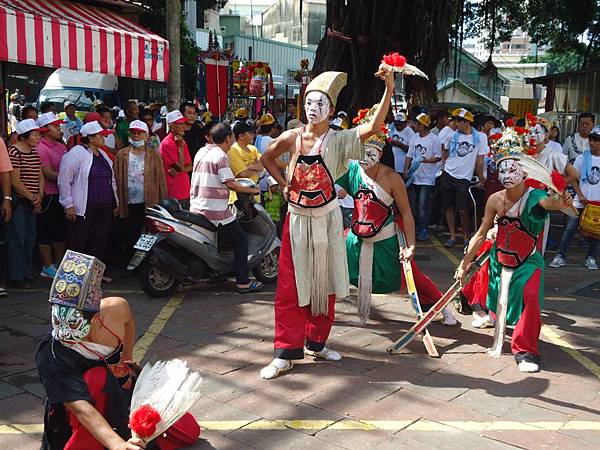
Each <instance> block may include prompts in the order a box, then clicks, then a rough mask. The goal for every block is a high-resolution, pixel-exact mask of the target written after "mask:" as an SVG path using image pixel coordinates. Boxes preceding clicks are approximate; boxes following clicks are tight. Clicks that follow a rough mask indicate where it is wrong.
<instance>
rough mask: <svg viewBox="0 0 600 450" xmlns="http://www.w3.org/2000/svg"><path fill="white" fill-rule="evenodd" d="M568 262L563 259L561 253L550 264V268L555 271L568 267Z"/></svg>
mask: <svg viewBox="0 0 600 450" xmlns="http://www.w3.org/2000/svg"><path fill="white" fill-rule="evenodd" d="M566 265H567V260H566V259H565V258H563V256H562V255H561V254H560V253H557V254H556V256H555V257H554V259H553V260H552V262H551V263H550V267H552V268H553V269H558V268H559V267H562V266H566Z"/></svg>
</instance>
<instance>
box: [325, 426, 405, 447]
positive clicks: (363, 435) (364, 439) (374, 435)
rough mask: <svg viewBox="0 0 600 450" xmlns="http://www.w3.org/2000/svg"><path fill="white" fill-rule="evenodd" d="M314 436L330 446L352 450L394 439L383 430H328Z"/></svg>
mask: <svg viewBox="0 0 600 450" xmlns="http://www.w3.org/2000/svg"><path fill="white" fill-rule="evenodd" d="M342 422H344V421H342ZM315 436H316V437H318V438H319V439H322V440H324V441H326V442H329V443H331V444H335V445H339V446H340V447H347V448H353V449H354V448H356V449H364V448H372V447H373V446H374V445H376V444H377V443H379V442H382V441H386V440H390V439H392V438H393V437H394V435H393V433H390V432H387V431H384V430H368V431H367V430H339V429H328V428H326V429H324V430H321V431H319V432H318V433H317V434H316V435H315Z"/></svg>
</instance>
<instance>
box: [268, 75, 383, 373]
mask: <svg viewBox="0 0 600 450" xmlns="http://www.w3.org/2000/svg"><path fill="white" fill-rule="evenodd" d="M375 75H376V76H378V77H380V78H382V79H384V80H385V92H384V94H383V98H382V99H381V102H380V103H379V106H378V108H377V111H376V112H375V115H374V120H373V122H371V123H370V124H363V125H361V126H359V127H357V128H354V129H352V130H342V131H335V130H331V129H330V128H329V118H330V117H331V116H332V115H333V113H334V111H335V104H336V100H337V96H338V93H339V92H340V90H341V89H342V88H343V87H344V86H345V85H346V79H347V76H346V74H345V73H341V72H324V73H322V74H320V75H319V76H317V77H316V78H315V79H313V80H312V81H311V82H310V84H309V85H308V86H307V88H306V96H305V99H304V108H305V111H306V117H307V118H308V122H309V123H308V125H306V126H305V127H302V128H299V129H295V130H289V131H286V132H285V133H283V134H282V135H281V136H279V138H277V139H276V140H275V141H273V143H272V144H271V145H270V146H269V148H268V149H267V151H266V152H265V154H264V155H263V157H262V159H261V161H262V162H263V165H264V167H265V169H267V171H269V173H270V174H271V176H272V177H273V178H274V179H275V180H276V181H277V184H278V185H279V186H282V187H285V188H284V195H285V196H286V197H287V199H288V201H289V213H288V216H287V218H286V220H285V224H284V227H283V236H282V247H281V253H280V257H279V279H278V284H277V292H276V294H275V355H274V356H275V358H274V359H273V361H272V362H271V363H270V364H269V365H268V366H267V367H265V368H263V369H262V370H261V373H260V375H261V377H262V378H265V379H272V378H275V377H277V376H278V375H280V374H281V373H283V372H287V371H289V370H290V369H291V368H292V362H291V360H294V359H302V358H303V357H304V354H305V352H306V354H309V355H311V356H315V357H317V358H321V359H326V360H332V361H338V360H340V359H341V356H340V355H339V353H337V352H335V351H333V350H331V349H328V348H327V347H325V342H326V341H327V338H328V337H329V332H330V330H331V326H332V325H333V320H334V316H335V299H336V297H341V298H344V297H347V296H348V295H349V282H348V266H347V263H346V251H345V247H344V236H343V222H342V214H341V211H340V208H339V204H338V201H337V196H336V191H335V183H334V181H335V180H336V179H338V178H339V177H341V176H342V175H343V174H344V173H345V172H346V170H347V164H348V160H350V159H362V154H363V146H362V142H363V141H364V140H365V139H367V138H368V137H370V136H371V135H373V134H374V133H375V131H377V130H379V128H380V127H381V126H382V125H383V122H384V119H385V116H386V114H387V112H388V110H389V107H390V98H391V95H392V92H393V90H394V80H393V76H392V73H391V72H390V71H389V70H388V69H380V70H379V71H378V72H377V73H376V74H375ZM285 152H290V155H291V156H290V165H289V168H288V173H289V174H290V181H289V184H288V181H287V180H285V179H284V178H283V176H282V173H281V170H280V169H279V167H278V166H277V162H276V160H277V159H278V158H279V157H280V156H281V155H282V154H284V153H285ZM305 345H306V347H305Z"/></svg>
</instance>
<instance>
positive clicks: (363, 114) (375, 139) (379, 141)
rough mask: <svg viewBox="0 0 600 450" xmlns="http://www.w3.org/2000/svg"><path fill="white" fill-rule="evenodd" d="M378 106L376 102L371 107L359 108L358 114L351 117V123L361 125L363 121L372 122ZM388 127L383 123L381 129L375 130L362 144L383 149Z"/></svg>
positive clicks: (386, 139)
mask: <svg viewBox="0 0 600 450" xmlns="http://www.w3.org/2000/svg"><path fill="white" fill-rule="evenodd" d="M378 106H379V104H378V103H376V104H375V105H373V106H372V107H371V109H369V108H365V109H361V110H360V111H358V115H357V116H356V117H355V118H354V119H352V123H353V124H354V125H361V124H363V123H369V122H372V121H373V120H374V119H375V117H374V116H375V111H376V110H377V107H378ZM387 133H388V129H387V127H386V126H385V125H382V126H381V129H380V130H379V131H377V132H376V133H375V134H374V135H373V136H371V137H369V138H368V139H367V140H366V141H365V143H364V145H368V146H371V147H376V148H377V149H379V150H382V151H383V147H385V144H386V143H387V141H388V136H387Z"/></svg>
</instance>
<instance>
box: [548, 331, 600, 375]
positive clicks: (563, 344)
mask: <svg viewBox="0 0 600 450" xmlns="http://www.w3.org/2000/svg"><path fill="white" fill-rule="evenodd" d="M542 333H543V334H544V336H546V338H548V340H549V341H550V342H552V343H553V344H554V345H556V346H558V347H560V348H561V349H562V351H564V352H565V353H567V354H568V355H569V356H571V358H573V359H574V360H575V361H577V362H578V363H579V364H581V365H582V366H583V367H585V368H586V369H587V370H589V371H590V372H592V373H593V374H594V375H596V377H598V378H600V366H598V364H596V363H595V362H594V361H592V360H591V359H590V358H588V357H587V356H585V355H584V354H582V353H581V352H580V351H579V350H576V349H575V348H574V347H573V346H572V345H571V344H570V343H569V342H567V341H565V340H564V339H563V338H561V337H560V336H559V334H558V333H557V332H556V331H554V330H553V329H552V328H550V327H549V326H548V325H542Z"/></svg>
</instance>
